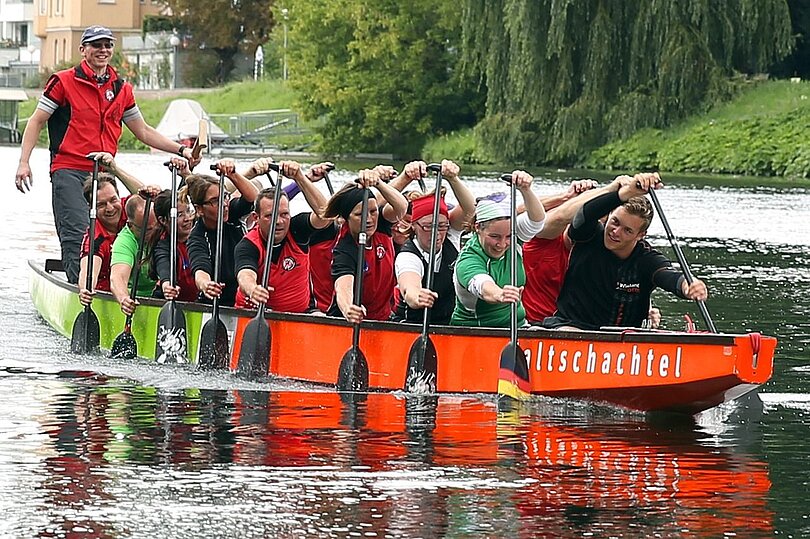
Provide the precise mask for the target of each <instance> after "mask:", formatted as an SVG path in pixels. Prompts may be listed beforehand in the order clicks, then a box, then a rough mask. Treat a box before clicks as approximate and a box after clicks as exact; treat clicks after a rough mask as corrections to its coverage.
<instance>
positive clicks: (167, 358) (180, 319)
mask: <svg viewBox="0 0 810 539" xmlns="http://www.w3.org/2000/svg"><path fill="white" fill-rule="evenodd" d="M187 342H188V341H187V336H186V316H185V314H184V313H183V310H182V309H180V307H179V306H178V305H177V303H175V302H174V301H167V302H166V303H164V304H163V307H161V309H160V314H159V315H158V330H157V343H156V344H155V357H156V358H157V362H158V363H170V364H171V363H187V362H188V350H187Z"/></svg>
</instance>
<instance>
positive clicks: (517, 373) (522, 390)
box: [498, 341, 532, 400]
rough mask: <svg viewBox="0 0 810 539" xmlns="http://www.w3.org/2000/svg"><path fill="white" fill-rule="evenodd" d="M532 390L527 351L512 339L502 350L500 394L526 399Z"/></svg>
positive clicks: (516, 398)
mask: <svg viewBox="0 0 810 539" xmlns="http://www.w3.org/2000/svg"><path fill="white" fill-rule="evenodd" d="M531 392H532V390H531V385H530V384H529V367H528V364H527V363H526V353H525V352H524V351H523V349H522V348H521V347H520V346H519V345H517V344H516V343H514V342H512V341H510V342H509V344H507V345H506V346H504V347H503V350H502V351H501V368H500V372H499V375H498V395H499V396H503V397H511V398H513V399H515V400H526V399H528V398H529V397H530V396H531Z"/></svg>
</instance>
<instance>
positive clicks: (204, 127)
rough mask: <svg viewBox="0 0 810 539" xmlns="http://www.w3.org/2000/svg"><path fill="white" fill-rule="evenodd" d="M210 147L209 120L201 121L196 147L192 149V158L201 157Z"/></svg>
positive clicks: (195, 142)
mask: <svg viewBox="0 0 810 539" xmlns="http://www.w3.org/2000/svg"><path fill="white" fill-rule="evenodd" d="M207 147H208V120H200V122H199V127H198V130H197V140H195V141H194V146H192V147H191V156H192V157H193V158H194V159H197V158H198V157H200V154H201V153H202V151H203V150H204V149H206V148H207Z"/></svg>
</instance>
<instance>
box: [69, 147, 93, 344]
mask: <svg viewBox="0 0 810 539" xmlns="http://www.w3.org/2000/svg"><path fill="white" fill-rule="evenodd" d="M91 155H92V157H91V156H90V155H88V156H87V158H88V159H92V161H93V188H92V195H91V198H90V232H89V235H88V236H87V239H88V243H89V245H90V248H89V250H88V251H89V252H88V254H87V281H86V283H85V285H84V286H85V288H87V290H89V291H91V292H92V291H93V258H95V255H94V254H93V243H94V242H95V241H96V204H97V203H98V160H96V159H95V154H91ZM99 333H100V330H99V324H98V317H97V316H96V313H94V312H93V309H91V308H90V304H87V305H85V306H84V310H83V311H82V312H80V313H79V315H78V316H77V317H76V320H75V321H74V322H73V333H72V334H71V336H70V351H71V352H73V353H74V354H86V353H88V352H95V351H96V350H98V339H99Z"/></svg>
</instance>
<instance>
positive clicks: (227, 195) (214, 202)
mask: <svg viewBox="0 0 810 539" xmlns="http://www.w3.org/2000/svg"><path fill="white" fill-rule="evenodd" d="M230 199H231V194H230V193H228V192H226V193H225V194H224V195H223V201H224V202H228V201H229V200H230ZM217 204H219V198H209V199H208V200H206V201H205V202H203V203H202V205H203V206H216V205H217Z"/></svg>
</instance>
